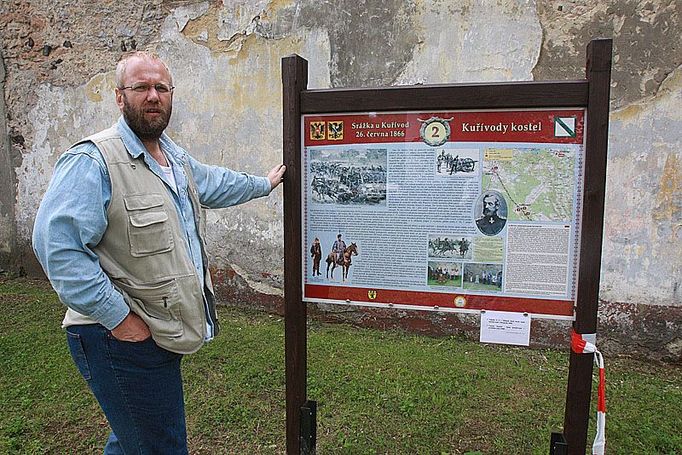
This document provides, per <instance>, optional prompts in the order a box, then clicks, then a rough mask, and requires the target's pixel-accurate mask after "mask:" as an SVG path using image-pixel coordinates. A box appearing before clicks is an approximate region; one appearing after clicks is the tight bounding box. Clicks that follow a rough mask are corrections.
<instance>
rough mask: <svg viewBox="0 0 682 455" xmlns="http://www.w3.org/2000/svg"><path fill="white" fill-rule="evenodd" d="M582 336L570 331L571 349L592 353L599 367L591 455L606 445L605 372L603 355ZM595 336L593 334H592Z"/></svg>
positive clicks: (596, 454)
mask: <svg viewBox="0 0 682 455" xmlns="http://www.w3.org/2000/svg"><path fill="white" fill-rule="evenodd" d="M584 336H586V335H581V334H579V333H576V332H575V330H572V331H571V349H572V350H573V352H575V353H576V354H589V353H594V363H596V364H597V366H598V367H599V390H598V394H597V396H598V398H597V435H596V436H595V437H594V443H593V444H592V454H593V455H604V448H605V446H606V374H605V373H604V357H603V356H602V355H601V352H599V350H598V349H597V346H596V345H595V344H594V343H590V342H589V341H587V340H585V338H584ZM592 337H593V338H596V336H595V335H592Z"/></svg>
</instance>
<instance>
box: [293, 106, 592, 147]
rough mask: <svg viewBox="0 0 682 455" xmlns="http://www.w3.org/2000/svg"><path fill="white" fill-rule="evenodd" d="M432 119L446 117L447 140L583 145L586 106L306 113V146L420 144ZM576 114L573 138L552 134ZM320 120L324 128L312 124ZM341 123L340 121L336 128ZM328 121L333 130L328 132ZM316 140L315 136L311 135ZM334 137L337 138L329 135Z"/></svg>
mask: <svg viewBox="0 0 682 455" xmlns="http://www.w3.org/2000/svg"><path fill="white" fill-rule="evenodd" d="M432 117H437V118H440V119H444V120H447V123H448V124H449V126H450V135H449V137H448V138H447V142H528V143H555V144H582V143H583V135H584V132H585V131H584V129H585V126H584V119H585V114H584V110H577V109H564V110H551V111H550V110H547V111H545V110H543V111H495V112H422V113H419V114H415V113H395V114H384V113H380V114H352V115H306V116H304V122H305V123H304V145H305V146H307V147H309V146H315V145H341V144H380V143H396V142H422V138H421V136H420V129H421V126H422V124H423V123H425V122H427V121H428V120H429V119H431V118H432ZM557 117H559V118H575V131H574V132H573V133H574V136H566V137H556V136H555V134H554V133H555V121H556V120H555V119H556V118H557ZM313 122H317V123H318V125H319V123H320V122H324V131H322V129H321V128H320V129H318V131H316V132H314V131H312V130H311V123H313ZM340 122H342V126H341V129H340V130H339V125H340ZM330 123H332V124H334V125H335V126H336V128H335V129H334V131H330V128H329V125H330ZM315 138H317V139H315ZM332 138H335V139H332Z"/></svg>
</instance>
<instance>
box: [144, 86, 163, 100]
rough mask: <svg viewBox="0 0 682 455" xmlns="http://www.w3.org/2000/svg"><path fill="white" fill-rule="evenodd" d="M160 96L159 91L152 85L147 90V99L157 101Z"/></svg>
mask: <svg viewBox="0 0 682 455" xmlns="http://www.w3.org/2000/svg"><path fill="white" fill-rule="evenodd" d="M159 98H161V96H160V95H159V92H157V91H156V87H154V86H153V85H152V86H150V87H149V89H148V90H147V101H158V100H159Z"/></svg>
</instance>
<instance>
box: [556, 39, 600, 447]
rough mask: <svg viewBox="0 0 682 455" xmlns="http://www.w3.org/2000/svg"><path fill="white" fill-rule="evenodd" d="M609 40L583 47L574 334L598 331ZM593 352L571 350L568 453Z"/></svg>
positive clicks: (585, 406) (583, 442) (582, 427)
mask: <svg viewBox="0 0 682 455" xmlns="http://www.w3.org/2000/svg"><path fill="white" fill-rule="evenodd" d="M611 51H612V41H611V40H610V39H600V40H592V41H591V42H590V44H589V45H588V46H587V67H586V76H587V81H588V84H589V86H588V101H587V128H586V131H585V134H586V137H585V179H584V182H585V186H584V193H583V214H582V223H581V237H580V265H579V268H578V270H579V272H578V273H579V275H578V290H577V299H576V300H577V307H576V317H575V322H574V323H573V328H574V330H575V331H576V332H577V333H579V334H596V333H597V310H598V304H599V273H600V269H601V248H602V235H603V234H602V232H603V227H604V193H605V189H606V158H607V147H608V134H609V94H610V87H611ZM593 359H594V355H593V354H576V353H574V352H573V351H571V357H570V362H569V369H568V387H567V392H566V410H565V414H564V435H565V437H566V442H567V443H568V453H569V454H581V455H584V454H585V449H586V447H587V428H588V423H589V412H590V398H591V392H592V365H593Z"/></svg>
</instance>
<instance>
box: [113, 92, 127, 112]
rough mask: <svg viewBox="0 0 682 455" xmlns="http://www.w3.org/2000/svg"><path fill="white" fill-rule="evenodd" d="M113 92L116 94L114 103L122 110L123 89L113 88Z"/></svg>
mask: <svg viewBox="0 0 682 455" xmlns="http://www.w3.org/2000/svg"><path fill="white" fill-rule="evenodd" d="M114 93H115V94H116V104H117V105H118V108H119V109H121V110H123V97H124V96H125V94H124V93H123V90H119V89H118V88H116V89H114Z"/></svg>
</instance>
